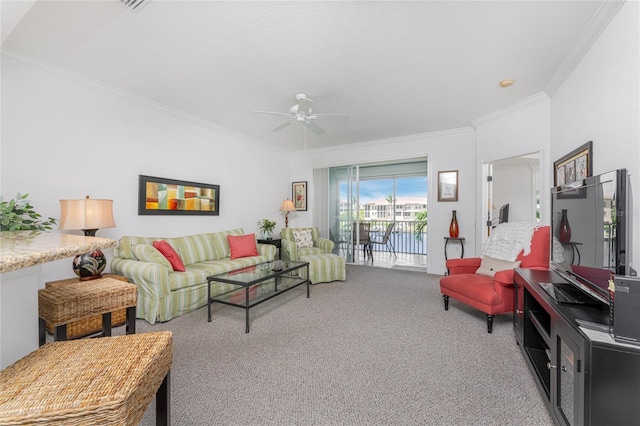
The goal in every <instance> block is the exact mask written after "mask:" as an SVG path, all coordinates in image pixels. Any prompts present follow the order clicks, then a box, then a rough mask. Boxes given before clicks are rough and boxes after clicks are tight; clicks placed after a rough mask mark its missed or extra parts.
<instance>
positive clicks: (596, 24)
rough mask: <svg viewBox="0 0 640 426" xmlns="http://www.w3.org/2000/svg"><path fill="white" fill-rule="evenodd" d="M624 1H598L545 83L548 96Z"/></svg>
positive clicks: (565, 77) (585, 51) (578, 61)
mask: <svg viewBox="0 0 640 426" xmlns="http://www.w3.org/2000/svg"><path fill="white" fill-rule="evenodd" d="M624 3H626V1H625V0H603V1H602V2H601V3H600V7H598V10H597V11H596V13H594V15H593V16H592V17H591V20H590V21H589V23H588V24H587V26H586V27H585V29H584V30H583V31H582V34H580V36H579V37H578V39H577V40H576V41H575V43H573V46H571V49H570V50H569V53H568V54H567V56H565V58H564V60H563V61H562V63H561V64H560V66H559V67H558V69H557V70H556V72H555V73H554V74H553V76H552V77H551V79H550V80H549V82H548V83H547V87H545V89H544V91H545V93H546V94H547V95H548V96H549V97H553V95H554V94H555V93H556V92H557V91H558V89H559V88H560V86H562V83H564V81H565V80H566V79H567V77H569V75H570V74H571V73H572V72H573V70H574V68H575V67H576V66H577V65H578V64H579V63H580V61H581V60H582V58H583V57H584V55H585V54H586V53H587V52H588V51H589V49H591V46H593V43H595V41H596V40H597V39H598V37H599V36H600V34H601V33H602V31H603V30H604V29H605V28H606V27H607V25H608V24H609V22H610V21H611V19H612V18H613V17H614V16H615V14H616V13H617V12H618V10H620V8H621V7H622V5H623V4H624Z"/></svg>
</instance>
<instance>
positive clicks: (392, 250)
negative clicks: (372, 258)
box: [387, 241, 398, 258]
mask: <svg viewBox="0 0 640 426" xmlns="http://www.w3.org/2000/svg"><path fill="white" fill-rule="evenodd" d="M387 249H389V254H391V253H393V255H394V256H395V257H396V258H397V257H398V255H397V254H396V249H395V247H393V244H391V241H387Z"/></svg>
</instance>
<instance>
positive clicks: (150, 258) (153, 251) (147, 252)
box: [131, 244, 173, 269]
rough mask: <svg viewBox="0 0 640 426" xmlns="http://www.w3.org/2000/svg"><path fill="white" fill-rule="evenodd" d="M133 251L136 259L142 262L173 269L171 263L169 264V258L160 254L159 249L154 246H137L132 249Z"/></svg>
mask: <svg viewBox="0 0 640 426" xmlns="http://www.w3.org/2000/svg"><path fill="white" fill-rule="evenodd" d="M131 251H132V252H133V255H134V256H135V257H136V259H138V260H140V261H142V262H151V263H158V264H160V265H162V266H166V267H167V268H169V269H173V267H172V266H171V263H169V261H168V260H167V258H166V257H164V256H163V255H162V253H160V252H159V251H158V249H157V248H155V247H154V246H152V245H149V244H135V245H133V246H132V247H131Z"/></svg>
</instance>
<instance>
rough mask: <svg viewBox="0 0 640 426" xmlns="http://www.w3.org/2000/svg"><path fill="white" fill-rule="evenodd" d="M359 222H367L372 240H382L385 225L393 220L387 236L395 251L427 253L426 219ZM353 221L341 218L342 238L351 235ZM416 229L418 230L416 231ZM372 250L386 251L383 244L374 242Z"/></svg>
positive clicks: (344, 238) (345, 238)
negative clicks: (389, 233)
mask: <svg viewBox="0 0 640 426" xmlns="http://www.w3.org/2000/svg"><path fill="white" fill-rule="evenodd" d="M361 222H365V223H369V224H370V229H371V231H370V232H369V236H370V238H371V239H372V240H375V241H382V238H383V237H384V233H385V231H386V230H387V226H389V224H390V223H392V222H395V223H396V225H395V226H394V228H393V232H392V233H391V235H390V236H389V240H390V241H391V244H392V245H393V247H394V248H395V250H396V253H407V254H424V255H426V254H427V224H426V221H416V220H406V221H405V220H397V221H392V220H362V221H361ZM353 224H354V222H353V221H351V220H341V221H340V223H339V226H340V230H341V232H340V235H341V238H342V240H348V239H349V238H350V235H351V229H352V226H353ZM416 230H418V232H416ZM372 247H373V250H374V251H386V250H387V247H386V246H385V245H380V244H374V245H373V246H372Z"/></svg>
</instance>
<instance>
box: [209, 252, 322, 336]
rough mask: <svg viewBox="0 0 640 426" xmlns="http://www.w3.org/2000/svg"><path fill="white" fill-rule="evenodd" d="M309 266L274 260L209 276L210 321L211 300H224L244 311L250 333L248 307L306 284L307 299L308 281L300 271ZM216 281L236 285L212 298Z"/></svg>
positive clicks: (225, 302) (247, 329)
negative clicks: (300, 274)
mask: <svg viewBox="0 0 640 426" xmlns="http://www.w3.org/2000/svg"><path fill="white" fill-rule="evenodd" d="M302 268H307V271H306V272H307V275H306V276H307V277H308V276H309V263H308V262H293V261H287V262H284V261H281V260H274V261H271V262H264V263H259V264H257V265H252V266H247V267H244V268H240V269H235V270H233V271H229V272H225V273H223V274H218V275H212V276H210V277H207V284H208V285H207V309H208V311H209V312H208V317H207V320H208V321H209V322H211V303H222V304H224V305H229V306H235V307H238V308H243V309H244V310H245V322H246V333H248V332H249V309H250V308H252V307H254V306H256V305H259V304H260V303H262V302H265V301H267V300H269V299H272V298H274V297H276V296H278V295H280V294H283V293H285V292H286V291H288V290H291V289H292V288H295V287H298V286H299V285H301V284H304V283H307V298H309V297H310V295H311V294H310V288H309V284H310V283H309V280H305V279H303V278H301V277H300V276H299V275H298V273H299V272H300V270H301V269H302ZM214 282H219V283H226V284H233V285H234V286H236V287H234V288H232V289H231V290H229V291H226V292H224V293H222V294H219V295H216V296H214V297H211V284H212V283H214Z"/></svg>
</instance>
